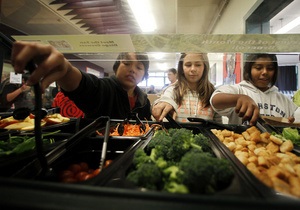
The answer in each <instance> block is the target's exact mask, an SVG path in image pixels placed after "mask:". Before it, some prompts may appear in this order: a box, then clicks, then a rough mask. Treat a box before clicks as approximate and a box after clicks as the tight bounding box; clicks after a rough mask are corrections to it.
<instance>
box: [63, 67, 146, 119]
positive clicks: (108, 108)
mask: <svg viewBox="0 0 300 210" xmlns="http://www.w3.org/2000/svg"><path fill="white" fill-rule="evenodd" d="M62 91H63V90H62ZM135 92H136V93H137V100H136V103H135V107H134V108H133V110H130V104H129V99H128V95H127V92H126V91H125V90H124V89H123V88H122V86H121V84H120V83H119V81H118V80H117V78H116V77H115V76H112V77H108V78H98V77H96V76H95V75H92V74H88V73H86V72H82V80H81V82H80V85H79V87H78V88H77V89H76V90H74V91H72V92H65V91H64V94H65V95H66V96H68V97H69V98H70V99H71V100H73V101H74V102H75V104H76V105H77V106H78V107H79V108H80V109H81V110H82V111H83V112H84V113H85V117H86V118H93V119H95V118H98V117H100V116H109V117H110V118H111V119H125V118H127V117H128V115H129V113H130V112H136V113H138V116H139V118H140V119H141V120H144V119H147V120H151V111H150V101H149V99H148V98H147V94H145V93H144V92H143V91H142V90H141V89H140V88H139V87H136V89H135Z"/></svg>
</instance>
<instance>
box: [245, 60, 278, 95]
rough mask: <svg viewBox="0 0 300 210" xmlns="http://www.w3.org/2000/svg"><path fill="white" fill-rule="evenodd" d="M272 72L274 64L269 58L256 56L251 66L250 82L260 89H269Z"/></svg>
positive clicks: (273, 72) (273, 71)
mask: <svg viewBox="0 0 300 210" xmlns="http://www.w3.org/2000/svg"><path fill="white" fill-rule="evenodd" d="M274 74H275V65H274V64H273V62H272V60H271V58H258V59H257V60H256V62H255V63H254V64H253V65H252V67H251V78H252V82H253V84H254V86H255V87H257V88H258V89H260V90H261V91H266V90H268V89H269V84H270V83H271V81H272V79H273V76H274Z"/></svg>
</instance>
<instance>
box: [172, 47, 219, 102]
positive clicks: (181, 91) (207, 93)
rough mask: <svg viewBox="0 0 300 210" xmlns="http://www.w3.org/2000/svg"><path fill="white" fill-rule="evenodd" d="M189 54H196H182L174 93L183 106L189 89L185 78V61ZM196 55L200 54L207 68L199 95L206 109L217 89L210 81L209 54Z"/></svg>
mask: <svg viewBox="0 0 300 210" xmlns="http://www.w3.org/2000/svg"><path fill="white" fill-rule="evenodd" d="M188 54H194V53H182V54H181V57H180V59H179V62H178V68H177V69H178V74H177V77H178V82H177V83H176V84H175V87H174V93H175V101H176V103H178V104H179V105H181V103H182V100H183V96H184V95H185V94H186V93H187V90H188V88H189V87H188V82H187V80H186V78H185V76H184V71H183V60H184V58H185V56H186V55H188ZM195 54H199V55H200V56H201V57H202V59H203V63H204V66H205V67H204V71H203V74H202V77H201V79H200V81H199V83H198V87H197V94H198V98H199V100H200V101H201V102H202V104H203V107H206V106H208V105H210V103H209V99H210V97H211V95H212V93H213V91H214V90H215V87H214V86H213V84H212V83H211V82H210V81H209V78H208V73H209V69H210V66H209V61H208V57H207V54H206V53H195Z"/></svg>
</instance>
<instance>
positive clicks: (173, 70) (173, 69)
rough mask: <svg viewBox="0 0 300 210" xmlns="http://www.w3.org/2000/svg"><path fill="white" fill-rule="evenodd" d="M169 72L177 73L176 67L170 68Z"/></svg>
mask: <svg viewBox="0 0 300 210" xmlns="http://www.w3.org/2000/svg"><path fill="white" fill-rule="evenodd" d="M168 72H172V73H173V74H177V70H176V69H175V68H170V69H168Z"/></svg>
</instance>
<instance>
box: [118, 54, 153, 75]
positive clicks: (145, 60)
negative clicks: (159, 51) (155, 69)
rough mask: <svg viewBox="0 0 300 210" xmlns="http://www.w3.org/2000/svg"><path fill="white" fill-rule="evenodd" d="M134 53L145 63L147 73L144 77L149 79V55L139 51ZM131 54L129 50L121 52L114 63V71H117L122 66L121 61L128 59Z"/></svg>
mask: <svg viewBox="0 0 300 210" xmlns="http://www.w3.org/2000/svg"><path fill="white" fill-rule="evenodd" d="M134 54H135V55H136V59H137V60H138V61H139V62H141V63H142V64H143V65H144V68H145V74H144V77H143V79H148V75H149V74H148V70H149V58H148V55H147V54H146V53H139V52H134ZM128 56H129V53H128V52H121V53H120V54H119V55H118V57H117V59H116V61H115V63H114V65H113V70H114V72H115V73H116V72H117V70H118V68H119V66H120V61H121V60H124V59H127V58H128Z"/></svg>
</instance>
